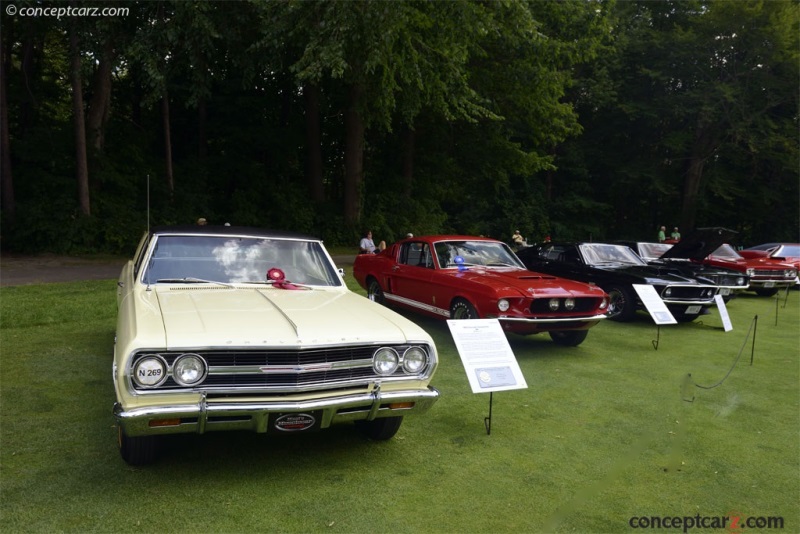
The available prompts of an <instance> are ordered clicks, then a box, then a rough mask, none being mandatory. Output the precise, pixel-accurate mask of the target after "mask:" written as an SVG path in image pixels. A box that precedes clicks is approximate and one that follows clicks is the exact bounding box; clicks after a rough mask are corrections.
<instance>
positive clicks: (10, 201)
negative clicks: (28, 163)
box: [0, 43, 16, 223]
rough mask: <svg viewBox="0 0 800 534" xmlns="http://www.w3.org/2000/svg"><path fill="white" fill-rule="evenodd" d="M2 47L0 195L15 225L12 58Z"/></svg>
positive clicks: (0, 57)
mask: <svg viewBox="0 0 800 534" xmlns="http://www.w3.org/2000/svg"><path fill="white" fill-rule="evenodd" d="M0 46H2V51H0V153H2V162H0V181H1V182H2V186H1V187H0V194H1V195H2V204H0V206H1V207H2V209H3V215H5V220H6V221H7V222H9V223H13V222H14V219H15V216H16V203H15V202H14V180H13V178H12V176H11V141H10V139H9V137H8V101H7V99H6V90H7V86H6V72H7V68H8V65H9V62H7V61H8V58H9V56H10V54H9V52H8V48H7V47H6V46H3V44H2V43H0Z"/></svg>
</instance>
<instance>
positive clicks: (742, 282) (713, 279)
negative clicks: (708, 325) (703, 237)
mask: <svg viewBox="0 0 800 534" xmlns="http://www.w3.org/2000/svg"><path fill="white" fill-rule="evenodd" d="M619 244H621V245H627V246H629V247H630V248H631V249H633V251H634V252H636V253H637V254H638V255H639V256H641V258H642V259H643V260H644V261H646V262H647V263H648V264H650V265H654V266H656V267H666V268H672V269H675V270H677V271H678V272H680V273H681V274H683V275H684V276H688V277H691V278H695V279H697V280H698V281H700V282H702V283H704V284H711V285H715V286H717V288H719V289H718V291H717V294H719V295H722V298H723V300H725V302H728V301H729V300H730V299H731V297H733V296H734V295H735V293H736V292H737V291H744V290H745V289H747V288H748V287H750V277H749V276H747V275H746V274H745V273H742V272H739V271H735V270H733V269H726V268H724V267H715V266H713V265H704V264H702V263H695V262H693V261H692V260H691V259H689V258H680V257H675V258H673V257H666V258H664V257H662V254H664V253H665V252H666V251H667V250H669V249H670V248H672V245H671V244H669V243H647V242H642V241H619ZM717 246H719V245H717ZM716 248H717V247H713V248H712V249H711V250H715V249H716Z"/></svg>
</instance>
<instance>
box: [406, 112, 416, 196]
mask: <svg viewBox="0 0 800 534" xmlns="http://www.w3.org/2000/svg"><path fill="white" fill-rule="evenodd" d="M416 141H417V132H415V131H414V130H412V129H411V128H410V127H409V126H406V129H405V131H404V132H403V194H404V195H405V196H407V197H410V196H411V193H412V192H413V190H414V149H415V146H416Z"/></svg>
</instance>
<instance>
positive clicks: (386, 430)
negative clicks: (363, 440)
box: [356, 416, 403, 441]
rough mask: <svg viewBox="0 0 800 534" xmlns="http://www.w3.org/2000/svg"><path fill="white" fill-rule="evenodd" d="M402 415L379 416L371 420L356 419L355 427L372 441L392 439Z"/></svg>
mask: <svg viewBox="0 0 800 534" xmlns="http://www.w3.org/2000/svg"><path fill="white" fill-rule="evenodd" d="M402 422H403V417H402V416H400V417H381V418H379V419H374V420H372V421H356V427H357V428H358V430H359V431H361V433H362V434H364V436H366V437H368V438H369V439H371V440H374V441H386V440H387V439H392V438H393V437H394V435H395V434H397V431H398V430H400V425H401V424H402Z"/></svg>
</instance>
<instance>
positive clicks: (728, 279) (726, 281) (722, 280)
mask: <svg viewBox="0 0 800 534" xmlns="http://www.w3.org/2000/svg"><path fill="white" fill-rule="evenodd" d="M742 276H743V275H742ZM742 276H736V275H732V274H712V275H708V276H707V277H708V278H709V279H711V280H712V281H713V282H714V283H715V284H717V285H718V286H725V287H728V286H736V287H742V286H743V285H744V284H739V283H738V282H737V281H738V280H739V278H742Z"/></svg>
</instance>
